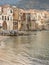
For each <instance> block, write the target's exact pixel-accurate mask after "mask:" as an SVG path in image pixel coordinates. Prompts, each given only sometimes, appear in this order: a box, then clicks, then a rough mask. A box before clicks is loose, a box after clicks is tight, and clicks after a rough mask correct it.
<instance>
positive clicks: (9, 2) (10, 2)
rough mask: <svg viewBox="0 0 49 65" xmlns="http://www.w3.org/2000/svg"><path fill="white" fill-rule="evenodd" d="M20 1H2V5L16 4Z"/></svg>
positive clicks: (0, 3)
mask: <svg viewBox="0 0 49 65" xmlns="http://www.w3.org/2000/svg"><path fill="white" fill-rule="evenodd" d="M18 1H19V0H0V5H3V4H16V3H17V2H18Z"/></svg>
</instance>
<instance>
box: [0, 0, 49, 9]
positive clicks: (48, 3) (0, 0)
mask: <svg viewBox="0 0 49 65" xmlns="http://www.w3.org/2000/svg"><path fill="white" fill-rule="evenodd" d="M19 1H23V2H22V3H21V4H20V2H19ZM27 1H29V0H0V5H2V4H12V5H13V4H15V5H16V3H17V4H18V2H19V4H20V5H21V6H23V5H22V4H23V3H24V2H25V3H26V2H27ZM29 2H31V3H32V4H31V6H32V7H35V8H36V7H37V8H38V7H41V8H42V7H43V8H49V0H30V1H29ZM24 5H25V4H24Z"/></svg>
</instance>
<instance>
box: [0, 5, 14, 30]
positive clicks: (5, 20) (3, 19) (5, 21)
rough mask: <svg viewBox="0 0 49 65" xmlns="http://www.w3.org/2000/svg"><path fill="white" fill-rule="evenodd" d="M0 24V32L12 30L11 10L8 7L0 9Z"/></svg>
mask: <svg viewBox="0 0 49 65" xmlns="http://www.w3.org/2000/svg"><path fill="white" fill-rule="evenodd" d="M0 12H1V14H0V24H1V26H2V30H12V28H13V24H12V23H13V9H12V7H11V6H10V5H4V6H1V8H0Z"/></svg>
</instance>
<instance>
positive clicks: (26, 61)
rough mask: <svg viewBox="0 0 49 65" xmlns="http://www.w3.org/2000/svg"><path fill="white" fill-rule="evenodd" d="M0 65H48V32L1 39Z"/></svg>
mask: <svg viewBox="0 0 49 65" xmlns="http://www.w3.org/2000/svg"><path fill="white" fill-rule="evenodd" d="M35 34H36V35H35ZM0 65H49V31H41V32H31V35H29V36H17V37H3V38H2V39H1V40H0Z"/></svg>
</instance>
